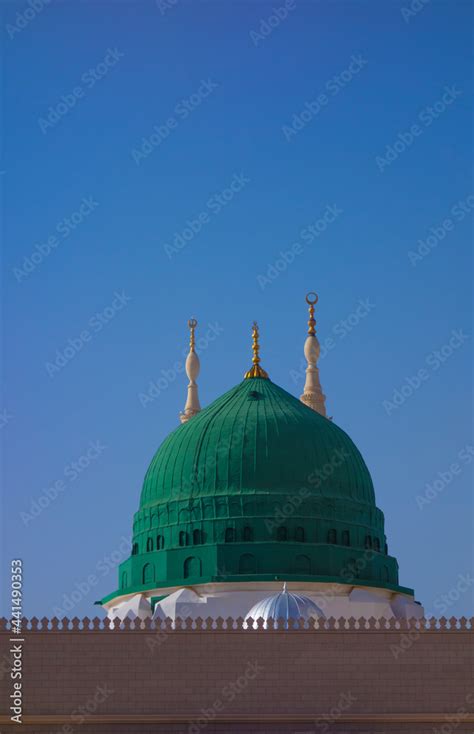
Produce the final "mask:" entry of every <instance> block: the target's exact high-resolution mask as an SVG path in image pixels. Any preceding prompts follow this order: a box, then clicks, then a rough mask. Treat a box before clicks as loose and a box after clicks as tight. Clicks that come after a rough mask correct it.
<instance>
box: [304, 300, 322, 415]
mask: <svg viewBox="0 0 474 734" xmlns="http://www.w3.org/2000/svg"><path fill="white" fill-rule="evenodd" d="M317 302H318V295H317V294H316V293H308V295H307V296H306V303H307V304H308V305H309V321H308V336H307V338H306V341H305V343H304V356H305V357H306V361H307V362H308V366H307V368H306V382H305V384H304V392H303V394H302V396H301V397H300V400H301V402H302V403H304V404H305V405H307V406H308V408H311V409H312V410H315V411H316V412H317V413H320V414H321V415H324V417H325V418H327V415H326V404H325V402H326V396H325V395H324V393H323V391H322V389H321V383H320V382H319V370H318V366H317V362H318V359H319V352H320V348H319V342H318V339H317V336H316V328H315V327H316V321H315V318H314V306H315V304H316V303H317Z"/></svg>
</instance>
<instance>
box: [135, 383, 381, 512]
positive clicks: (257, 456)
mask: <svg viewBox="0 0 474 734" xmlns="http://www.w3.org/2000/svg"><path fill="white" fill-rule="evenodd" d="M325 467H326V470H327V472H331V476H330V480H329V478H328V479H327V480H326V481H322V477H323V471H324V468H325ZM318 477H319V478H320V480H321V481H320V482H319V483H318ZM302 487H308V488H309V489H310V490H312V491H313V492H314V494H315V495H316V496H320V495H323V496H327V497H329V496H330V497H334V498H338V499H352V500H357V501H359V502H363V503H369V504H375V495H374V489H373V486H372V479H371V477H370V474H369V471H368V469H367V467H366V465H365V463H364V460H363V459H362V456H361V455H360V453H359V451H358V449H357V448H356V446H355V445H354V443H353V442H352V441H351V439H350V438H349V436H348V435H347V434H346V433H344V431H342V430H341V429H340V428H338V426H336V425H335V424H334V423H332V422H331V421H330V420H328V419H327V418H324V417H323V416H321V415H319V413H316V412H315V411H314V410H311V409H310V408H308V407H306V405H304V404H303V403H302V402H301V401H300V400H297V399H296V398H295V397H293V395H290V394H289V393H287V392H286V391H285V390H283V389H282V388H281V387H278V386H277V385H275V384H274V383H273V382H271V381H270V380H266V379H261V378H255V379H251V380H243V382H241V383H240V384H239V385H237V386H236V387H234V388H233V389H232V390H229V391H228V392H227V393H225V394H224V395H222V397H220V398H218V399H217V400H215V401H214V402H213V403H212V404H211V405H210V406H209V407H208V408H206V409H205V410H202V411H201V412H200V413H198V414H197V415H196V416H195V417H194V418H193V419H192V420H190V421H188V422H187V423H185V424H184V425H183V426H180V427H179V428H177V429H176V430H175V431H174V432H173V433H172V434H171V435H170V436H168V438H167V439H166V440H165V441H164V443H163V444H162V445H161V446H160V448H159V449H158V451H157V453H156V454H155V456H154V458H153V460H152V462H151V464H150V468H149V469H148V471H147V473H146V476H145V481H144V484H143V491H142V496H141V501H140V507H141V508H146V507H149V506H151V505H154V504H156V503H160V502H164V501H167V500H171V499H174V500H180V499H194V498H198V497H216V496H219V495H246V496H249V495H250V496H251V495H254V494H255V493H265V494H273V495H281V494H284V495H285V496H286V495H287V494H288V493H294V492H298V491H299V490H300V489H301V488H302Z"/></svg>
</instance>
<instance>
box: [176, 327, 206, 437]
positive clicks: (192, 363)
mask: <svg viewBox="0 0 474 734" xmlns="http://www.w3.org/2000/svg"><path fill="white" fill-rule="evenodd" d="M188 326H189V331H190V335H189V354H188V356H187V357H186V374H187V376H188V377H189V384H188V398H187V400H186V405H185V406H184V412H183V413H180V414H179V419H180V421H181V423H186V421H188V420H189V419H190V418H192V417H193V416H194V415H196V413H199V411H200V410H201V405H200V404H199V395H198V386H197V384H196V379H197V377H198V375H199V371H200V369H201V364H200V362H199V357H198V356H197V354H196V349H195V344H196V341H195V338H194V330H195V328H196V326H197V321H196V319H189V321H188Z"/></svg>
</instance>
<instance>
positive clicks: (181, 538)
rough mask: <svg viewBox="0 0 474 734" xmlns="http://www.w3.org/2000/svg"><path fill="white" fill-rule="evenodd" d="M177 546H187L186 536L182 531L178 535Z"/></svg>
mask: <svg viewBox="0 0 474 734" xmlns="http://www.w3.org/2000/svg"><path fill="white" fill-rule="evenodd" d="M179 544H180V545H188V534H187V533H186V532H185V531H184V530H181V532H180V534H179Z"/></svg>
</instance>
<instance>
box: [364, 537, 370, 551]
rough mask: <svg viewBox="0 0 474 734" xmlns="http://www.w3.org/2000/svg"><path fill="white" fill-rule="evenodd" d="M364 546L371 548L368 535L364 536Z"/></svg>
mask: <svg viewBox="0 0 474 734" xmlns="http://www.w3.org/2000/svg"><path fill="white" fill-rule="evenodd" d="M364 545H365V547H366V548H372V538H371V536H370V535H366V536H365V544H364Z"/></svg>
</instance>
